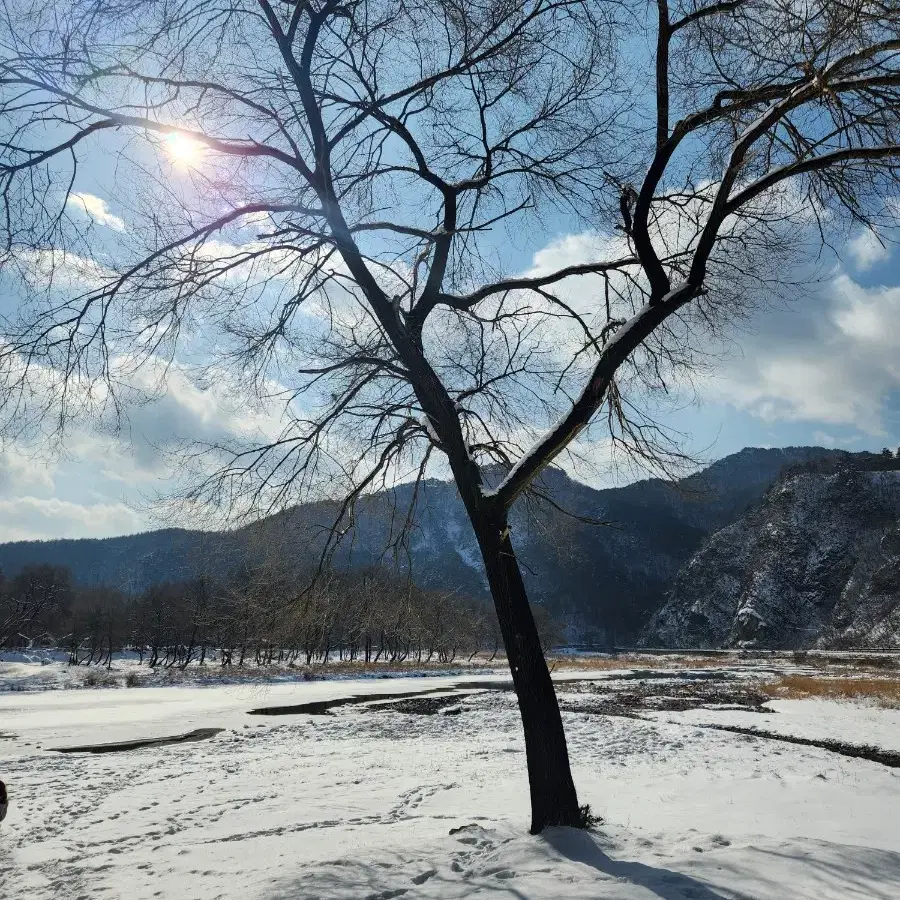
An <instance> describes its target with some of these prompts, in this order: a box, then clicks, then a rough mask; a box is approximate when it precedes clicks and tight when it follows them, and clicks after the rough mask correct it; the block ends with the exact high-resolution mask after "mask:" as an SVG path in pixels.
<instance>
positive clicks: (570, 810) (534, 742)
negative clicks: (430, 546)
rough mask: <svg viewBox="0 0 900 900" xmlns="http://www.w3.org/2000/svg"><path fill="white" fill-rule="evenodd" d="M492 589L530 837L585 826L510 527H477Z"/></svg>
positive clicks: (487, 524) (478, 524)
mask: <svg viewBox="0 0 900 900" xmlns="http://www.w3.org/2000/svg"><path fill="white" fill-rule="evenodd" d="M474 524H475V534H476V536H477V538H478V543H479V546H480V547H481V554H482V557H483V558H484V565H485V569H486V571H487V578H488V584H489V585H490V589H491V595H492V596H493V599H494V606H495V608H496V610H497V619H498V620H499V623H500V632H501V634H502V636H503V643H504V645H505V648H506V655H507V659H508V660H509V668H510V671H511V673H512V678H513V684H514V685H515V689H516V696H517V697H518V701H519V712H520V714H521V716H522V726H523V729H524V732H525V752H526V756H527V761H528V781H529V785H530V788H531V833H532V834H538V833H540V832H541V831H543V830H544V829H545V828H546V827H548V826H549V825H569V826H572V827H582V826H583V824H584V823H583V821H582V819H583V817H582V814H581V811H580V809H579V806H578V795H577V794H576V792H575V783H574V781H573V780H572V772H571V769H570V767H569V751H568V749H567V747H566V735H565V731H564V730H563V724H562V717H561V716H560V713H559V704H558V703H557V700H556V691H555V690H554V688H553V682H552V681H551V679H550V672H549V670H548V669H547V662H546V660H545V659H544V653H543V650H542V649H541V642H540V638H539V637H538V631H537V627H536V626H535V623H534V617H533V616H532V614H531V607H530V606H529V604H528V596H527V594H526V592H525V584H524V582H523V581H522V572H521V570H520V568H519V563H518V560H517V559H516V555H515V551H514V550H513V546H512V542H511V540H510V537H509V529H508V527H507V524H506V522H500V523H497V522H496V521H479V522H475V523H474Z"/></svg>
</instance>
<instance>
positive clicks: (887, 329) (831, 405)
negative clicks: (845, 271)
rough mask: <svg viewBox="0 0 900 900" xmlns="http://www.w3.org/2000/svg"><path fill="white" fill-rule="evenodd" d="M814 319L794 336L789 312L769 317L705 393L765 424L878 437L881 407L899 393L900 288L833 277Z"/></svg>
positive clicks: (881, 430)
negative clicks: (833, 428) (842, 429)
mask: <svg viewBox="0 0 900 900" xmlns="http://www.w3.org/2000/svg"><path fill="white" fill-rule="evenodd" d="M815 302H816V303H817V304H818V308H819V309H820V310H821V313H820V314H819V315H814V316H812V317H807V319H806V320H804V321H805V322H806V323H807V324H808V325H809V327H808V328H807V330H805V331H802V332H801V333H799V334H798V333H796V332H790V331H788V330H787V328H785V330H784V332H782V333H780V332H779V330H778V329H777V328H774V327H772V325H773V324H774V323H776V322H779V323H781V324H782V325H785V326H787V325H790V324H791V322H790V319H789V318H788V317H790V316H791V315H792V313H791V311H790V310H789V311H787V312H784V313H780V314H778V315H775V314H773V313H768V314H766V315H768V316H770V317H771V320H770V324H769V325H768V326H767V328H766V330H765V332H764V333H763V334H760V335H757V336H755V337H752V338H750V339H749V340H747V341H746V342H745V346H744V353H743V355H742V356H741V357H740V358H738V359H734V360H730V361H728V362H726V363H725V364H724V365H723V366H722V367H721V369H720V370H719V372H718V374H717V376H716V377H714V378H713V380H712V381H711V382H710V384H709V388H710V392H709V396H711V397H712V398H713V399H717V400H720V401H725V402H728V403H731V404H732V405H734V406H736V407H738V408H739V409H744V410H747V411H749V412H751V413H752V414H754V415H756V416H757V417H759V418H761V419H763V420H765V421H767V422H774V421H809V422H817V423H821V424H827V425H843V426H851V427H855V428H858V429H860V430H861V431H864V432H866V433H868V434H871V435H878V436H882V435H884V434H886V429H885V424H884V418H885V405H886V402H887V400H888V398H889V395H890V394H891V393H892V392H893V391H897V390H900V359H898V356H897V352H896V348H897V346H898V340H900V324H898V323H900V287H895V288H886V287H873V288H866V287H863V286H862V285H860V284H858V283H857V282H855V281H854V280H853V279H852V278H850V277H848V276H847V275H839V276H838V277H837V278H835V279H834V280H833V281H832V282H831V283H830V284H829V285H828V286H827V287H826V289H825V290H823V291H822V293H821V294H820V295H819V296H818V297H817V298H815Z"/></svg>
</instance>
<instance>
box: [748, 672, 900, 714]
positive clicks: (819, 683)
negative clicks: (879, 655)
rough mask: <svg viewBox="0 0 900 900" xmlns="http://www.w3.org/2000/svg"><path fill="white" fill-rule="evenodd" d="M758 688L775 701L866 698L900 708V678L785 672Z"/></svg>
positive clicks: (880, 704) (857, 699)
mask: <svg viewBox="0 0 900 900" xmlns="http://www.w3.org/2000/svg"><path fill="white" fill-rule="evenodd" d="M759 689H760V690H761V691H762V692H763V693H764V694H768V695H769V696H770V697H771V698H772V699H773V700H805V699H808V698H810V697H814V698H819V699H823V700H845V701H846V700H850V701H859V700H867V701H869V702H872V703H875V704H877V705H878V706H882V707H885V708H888V709H900V678H890V677H872V676H860V677H858V678H852V677H847V678H841V677H828V676H816V675H784V676H782V677H781V678H779V679H778V680H777V681H772V682H769V683H768V684H762V685H760V686H759Z"/></svg>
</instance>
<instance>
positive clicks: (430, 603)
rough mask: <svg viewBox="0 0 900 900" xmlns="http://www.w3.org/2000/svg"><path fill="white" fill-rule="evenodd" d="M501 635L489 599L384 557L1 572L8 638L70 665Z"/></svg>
mask: <svg viewBox="0 0 900 900" xmlns="http://www.w3.org/2000/svg"><path fill="white" fill-rule="evenodd" d="M298 584H306V585H312V586H311V587H307V588H306V589H298V587H297V585H298ZM540 624H541V634H542V637H543V639H544V640H545V641H546V643H547V645H548V646H549V645H552V644H553V643H554V642H555V641H556V640H557V639H558V637H559V632H558V628H557V625H556V623H555V622H554V621H553V620H552V619H551V617H550V616H549V615H541V616H540ZM500 646H501V638H500V633H499V630H498V627H497V622H496V618H495V615H494V611H493V609H492V608H491V607H490V606H489V605H488V604H487V603H486V602H484V601H483V600H481V599H478V598H471V597H464V596H460V595H458V594H455V593H452V592H447V591H439V590H424V589H422V588H420V587H418V586H417V585H415V584H414V583H412V582H411V581H410V580H409V579H407V578H401V577H399V576H397V575H394V574H393V573H391V572H390V571H389V570H387V569H384V568H370V569H365V570H356V571H352V572H340V573H339V572H331V573H326V574H325V575H324V576H321V577H319V578H318V579H316V580H313V579H312V578H310V577H309V576H308V573H306V575H305V576H304V577H299V578H298V573H297V572H295V571H293V570H292V569H290V568H288V567H284V566H272V565H266V566H261V567H259V568H249V567H248V568H244V569H241V570H237V571H233V572H230V573H228V574H227V575H226V576H224V577H213V576H201V577H197V578H193V579H190V580H183V581H166V582H161V583H159V584H154V585H151V586H150V587H148V588H147V589H146V590H144V591H143V592H141V593H138V594H129V593H126V592H125V591H122V590H120V589H118V588H115V587H109V586H103V585H100V586H83V585H76V584H74V583H73V581H72V578H71V574H70V572H69V570H68V569H66V568H64V567H61V566H51V565H31V566H26V567H25V568H23V569H22V571H21V572H19V573H18V574H17V575H16V576H15V577H13V578H11V579H3V576H2V573H0V649H15V648H20V649H21V648H33V647H54V648H58V649H61V650H65V651H66V652H67V653H68V655H69V661H70V662H71V663H72V664H73V665H91V664H96V665H106V666H110V665H111V664H112V660H113V657H114V656H115V654H117V653H120V652H122V651H125V650H131V651H133V652H135V653H136V654H137V656H138V658H139V660H140V662H141V663H146V664H147V665H149V666H153V667H157V666H159V667H165V668H173V667H179V668H182V669H183V668H186V667H187V666H188V665H190V664H192V663H197V664H200V665H204V664H208V663H209V664H213V663H214V664H217V665H220V666H223V667H229V666H236V667H244V666H269V665H312V664H316V663H319V664H324V663H327V662H329V661H330V660H335V659H337V660H346V661H358V662H362V663H372V664H374V663H383V662H394V663H396V662H404V661H414V662H430V661H437V662H447V663H449V662H453V661H454V660H456V659H458V658H460V657H462V656H467V657H470V658H471V657H473V656H474V655H475V654H476V653H478V652H479V651H484V652H486V653H489V654H491V656H493V655H495V654H496V653H497V650H498V648H499V647H500Z"/></svg>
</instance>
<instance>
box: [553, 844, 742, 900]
mask: <svg viewBox="0 0 900 900" xmlns="http://www.w3.org/2000/svg"><path fill="white" fill-rule="evenodd" d="M541 837H542V838H543V839H544V840H545V841H546V842H547V843H548V844H549V845H550V846H551V847H552V848H553V849H554V850H555V851H556V852H557V853H558V854H559V855H560V856H562V857H564V858H565V859H568V860H571V861H572V862H577V863H582V864H583V865H586V866H590V867H591V868H592V869H596V870H597V871H598V872H601V873H603V874H604V875H607V876H609V877H610V878H621V879H623V880H624V881H628V882H631V884H633V885H635V886H636V887H642V888H644V889H646V890H647V891H649V892H650V893H651V894H655V895H656V896H657V897H659V898H660V900H734V898H735V897H736V896H739V895H736V894H735V893H734V892H732V891H730V892H729V893H728V894H727V895H725V894H720V893H719V892H718V891H715V890H713V889H712V888H710V887H709V886H708V885H706V884H704V883H703V882H702V881H698V880H697V879H696V878H692V877H691V876H690V875H684V874H682V873H680V872H673V871H672V870H671V869H663V868H660V867H657V866H651V865H647V864H646V863H640V862H627V861H625V860H619V859H612V857H610V856H608V855H607V854H606V853H605V852H604V851H603V849H602V848H601V847H599V846H598V845H597V841H596V838H594V837H593V836H592V835H591V834H590V833H589V832H587V831H578V830H576V829H574V828H548V829H547V830H546V831H544V832H543V834H542V835H541Z"/></svg>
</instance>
